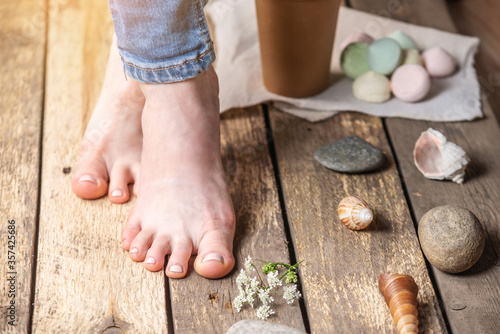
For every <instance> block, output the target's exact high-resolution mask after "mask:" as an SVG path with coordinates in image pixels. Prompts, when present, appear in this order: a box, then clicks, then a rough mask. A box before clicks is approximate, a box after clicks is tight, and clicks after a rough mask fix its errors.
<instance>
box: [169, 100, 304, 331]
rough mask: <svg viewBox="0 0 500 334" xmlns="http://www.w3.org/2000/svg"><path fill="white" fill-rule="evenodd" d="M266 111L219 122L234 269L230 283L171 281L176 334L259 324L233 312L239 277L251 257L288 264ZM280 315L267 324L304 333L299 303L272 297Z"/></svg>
mask: <svg viewBox="0 0 500 334" xmlns="http://www.w3.org/2000/svg"><path fill="white" fill-rule="evenodd" d="M266 137H267V132H266V128H265V122H264V117H263V115H262V111H260V110H258V109H257V108H249V109H245V110H232V111H229V112H226V113H224V115H223V116H222V122H221V141H222V155H223V163H224V166H225V169H226V173H227V180H228V184H229V186H230V189H231V195H232V198H233V203H234V206H235V212H236V222H237V229H236V237H235V242H234V249H235V257H236V261H237V263H236V267H235V269H234V270H233V272H232V273H231V274H230V275H229V276H228V277H226V278H223V279H219V280H207V279H205V278H202V277H200V276H198V275H197V274H196V273H194V272H191V273H190V274H189V276H188V277H187V278H185V279H183V280H171V281H170V288H171V300H172V312H173V319H174V320H173V322H174V329H175V332H176V333H201V332H203V333H225V332H226V331H227V329H228V328H229V327H230V326H231V325H233V324H234V323H235V322H237V321H239V320H242V319H256V318H257V317H256V309H252V308H250V307H249V306H246V307H245V308H244V309H243V310H242V311H241V312H240V313H237V312H236V311H235V310H234V309H233V308H232V301H233V300H234V298H235V297H236V296H237V295H238V294H239V292H238V288H237V286H236V277H237V276H238V274H239V272H240V270H241V269H242V268H243V260H244V259H245V258H246V257H247V256H249V255H250V256H251V257H252V258H253V259H262V260H267V261H279V262H288V263H289V261H290V260H289V254H288V247H287V241H286V237H285V232H284V225H283V220H282V215H281V210H280V205H279V199H278V194H277V189H276V182H275V178H274V173H273V169H272V164H271V159H270V157H269V150H268V144H267V138H266ZM274 298H275V303H273V304H274V305H275V306H276V307H274V309H275V311H276V314H275V315H273V316H271V317H270V318H269V320H268V321H270V322H275V323H279V324H283V325H287V326H291V327H294V328H298V329H302V330H304V324H303V321H302V315H301V311H300V308H299V305H298V304H297V303H294V304H293V305H287V304H286V302H285V301H284V300H283V298H280V296H279V295H276V296H274Z"/></svg>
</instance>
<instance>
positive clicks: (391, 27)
mask: <svg viewBox="0 0 500 334" xmlns="http://www.w3.org/2000/svg"><path fill="white" fill-rule="evenodd" d="M205 11H206V14H207V15H208V17H209V19H210V21H211V22H212V24H213V27H214V29H213V36H212V37H213V39H214V41H215V44H216V49H217V60H216V62H215V65H214V66H215V69H216V71H217V74H218V76H219V82H220V103H221V111H222V112H223V111H226V110H228V109H231V108H235V107H246V106H251V105H255V104H259V103H262V102H266V101H273V102H274V106H275V108H278V109H280V110H282V111H284V112H288V113H291V114H294V115H296V116H299V117H302V118H305V119H307V120H309V121H312V122H316V121H320V120H323V119H325V118H328V117H330V116H333V115H335V114H336V113H338V112H340V111H360V112H363V113H367V114H371V115H375V116H380V117H405V118H412V119H420V120H431V121H443V122H444V121H464V120H472V119H474V118H478V117H482V112H481V103H480V89H479V82H478V80H477V77H476V72H475V70H474V67H473V65H474V54H475V52H476V50H477V47H478V45H479V39H478V38H476V37H467V36H461V35H458V34H452V33H448V32H444V31H440V30H436V29H431V28H424V27H420V26H417V25H413V24H408V23H404V22H400V21H396V20H392V19H390V18H387V17H382V16H376V15H372V14H368V13H365V12H360V11H357V10H354V9H349V8H346V7H341V8H340V11H339V18H338V24H337V31H336V37H335V44H334V51H333V55H332V67H331V72H332V78H333V77H334V76H335V74H339V73H340V69H339V58H340V55H339V53H340V50H339V45H340V44H341V43H342V41H344V40H345V38H346V37H347V36H349V35H350V34H352V33H356V32H365V33H367V34H369V35H371V36H372V37H373V38H375V39H376V38H380V37H384V36H387V35H388V34H390V33H392V32H393V31H395V30H398V29H399V30H402V31H404V32H405V33H407V34H408V35H410V36H411V37H412V38H413V39H414V40H415V42H416V43H417V45H418V46H419V48H420V50H426V49H429V48H432V47H435V46H440V47H442V48H444V49H445V50H446V51H448V52H449V53H450V54H451V55H452V56H453V57H454V58H455V60H456V61H457V63H458V64H459V70H458V71H457V72H456V73H455V74H454V75H453V76H451V77H448V78H444V79H432V88H431V91H430V93H429V95H428V97H427V98H426V99H425V100H424V101H421V102H418V103H407V102H403V101H400V100H398V99H396V98H392V99H391V100H390V101H388V102H385V103H381V104H375V103H365V102H362V101H358V100H356V99H355V98H354V96H353V94H352V80H351V79H349V78H346V77H341V78H340V80H337V81H336V82H334V83H333V84H332V85H331V86H330V87H328V89H327V90H325V91H324V92H322V93H321V94H319V95H316V96H313V97H309V98H302V99H296V98H287V97H283V96H280V95H276V94H273V93H270V92H268V91H267V90H266V89H265V88H264V85H263V81H262V70H261V62H260V50H259V40H258V32H257V19H256V11H255V2H254V1H252V0H211V1H210V2H209V3H208V5H207V6H206V8H205ZM311 57H313V55H312V56H311ZM337 77H338V75H337Z"/></svg>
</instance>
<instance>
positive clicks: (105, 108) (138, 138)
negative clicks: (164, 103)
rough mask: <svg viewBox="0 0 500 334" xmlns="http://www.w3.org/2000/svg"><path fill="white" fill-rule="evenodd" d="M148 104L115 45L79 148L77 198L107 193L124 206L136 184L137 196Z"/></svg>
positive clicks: (75, 176) (95, 196)
mask: <svg viewBox="0 0 500 334" xmlns="http://www.w3.org/2000/svg"><path fill="white" fill-rule="evenodd" d="M144 103H145V98H144V94H143V93H142V91H141V89H140V87H139V83H138V82H137V81H135V80H133V79H126V78H125V75H124V73H123V67H122V63H121V59H120V55H119V53H118V49H117V47H116V41H113V44H112V46H111V51H110V55H109V60H108V65H107V69H106V75H105V78H104V84H103V87H102V91H101V95H100V96H99V100H98V102H97V105H96V107H95V110H94V112H93V114H92V117H91V119H90V121H89V124H88V126H87V129H86V130H85V135H84V137H83V139H82V143H81V147H80V161H79V163H78V167H77V169H76V172H75V175H74V177H73V181H72V188H73V191H74V192H75V194H76V195H78V196H79V197H81V198H84V199H96V198H99V197H102V196H104V195H106V193H108V195H109V199H110V200H111V202H113V203H125V202H127V201H128V200H129V198H130V194H129V189H128V184H132V183H134V190H133V191H134V193H136V194H137V189H138V184H137V182H138V181H139V172H140V163H141V152H142V129H141V115H142V110H143V108H144ZM108 182H109V186H108Z"/></svg>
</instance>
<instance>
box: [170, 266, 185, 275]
mask: <svg viewBox="0 0 500 334" xmlns="http://www.w3.org/2000/svg"><path fill="white" fill-rule="evenodd" d="M169 271H171V272H173V273H182V267H181V266H179V265H178V264H174V265H173V266H171V267H170V269H169Z"/></svg>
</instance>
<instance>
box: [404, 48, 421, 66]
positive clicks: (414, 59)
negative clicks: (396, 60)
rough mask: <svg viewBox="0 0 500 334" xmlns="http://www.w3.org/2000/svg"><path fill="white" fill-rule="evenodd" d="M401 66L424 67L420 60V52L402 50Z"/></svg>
mask: <svg viewBox="0 0 500 334" xmlns="http://www.w3.org/2000/svg"><path fill="white" fill-rule="evenodd" d="M401 64H402V65H406V64H417V65H421V66H424V61H423V60H422V56H421V55H420V52H418V50H416V49H408V50H403V62H402V63H401Z"/></svg>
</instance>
